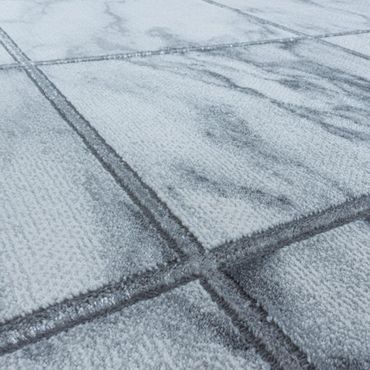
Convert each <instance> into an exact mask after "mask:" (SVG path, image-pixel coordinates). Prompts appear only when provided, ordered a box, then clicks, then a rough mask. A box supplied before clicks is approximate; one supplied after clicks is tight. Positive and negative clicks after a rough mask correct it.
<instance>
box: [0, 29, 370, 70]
mask: <svg viewBox="0 0 370 370" xmlns="http://www.w3.org/2000/svg"><path fill="white" fill-rule="evenodd" d="M366 33H370V29H367V30H352V31H343V32H333V33H325V34H320V35H305V36H292V37H283V38H275V39H267V40H266V39H265V40H257V41H241V42H233V43H223V44H210V45H208V44H206V45H200V46H189V47H178V48H164V49H157V50H140V51H135V52H129V53H116V54H104V55H92V56H81V57H71V58H60V59H49V60H39V61H31V63H32V64H33V65H35V66H49V65H59V64H73V63H86V62H99V61H109V60H124V59H132V58H135V57H139V58H145V57H151V56H158V55H171V54H186V53H190V52H197V51H198V52H207V51H216V50H223V49H231V48H240V47H247V46H253V45H268V44H279V43H289V42H296V41H300V40H315V39H324V38H328V37H340V36H349V35H360V34H366ZM330 45H333V46H337V45H335V44H332V43H330ZM339 47H340V48H342V49H346V51H347V52H352V53H354V54H355V55H357V56H360V57H365V58H367V56H366V55H364V54H361V53H358V52H355V51H353V50H350V49H347V48H344V47H341V46H339ZM7 69H23V66H22V65H21V64H18V63H9V64H0V70H7Z"/></svg>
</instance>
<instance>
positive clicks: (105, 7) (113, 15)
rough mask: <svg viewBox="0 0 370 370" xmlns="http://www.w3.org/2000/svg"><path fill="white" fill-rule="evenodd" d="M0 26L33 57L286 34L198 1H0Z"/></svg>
mask: <svg viewBox="0 0 370 370" xmlns="http://www.w3.org/2000/svg"><path fill="white" fill-rule="evenodd" d="M0 25H1V27H3V28H4V29H5V31H7V32H8V33H9V34H10V36H11V37H13V38H14V39H15V41H16V42H17V43H18V44H19V46H20V47H21V48H22V49H23V50H24V51H25V53H26V54H27V55H28V56H29V57H31V58H33V59H54V58H65V57H78V56H87V55H99V54H107V53H118V52H130V51H137V50H155V49H161V48H167V47H184V46H190V45H203V44H215V43H230V42H239V41H255V40H264V39H271V38H279V37H289V36H291V34H290V33H288V32H285V31H281V30H280V29H277V28H275V27H271V26H269V25H263V24H260V23H258V22H255V21H253V20H250V19H248V18H247V17H245V16H243V15H240V14H237V13H235V12H233V11H231V10H228V9H220V8H218V7H215V6H213V5H210V4H207V3H204V2H202V1H200V0H186V1H183V0H171V1H166V0H156V1H152V0H127V1H114V0H104V1H82V0H66V1H51V0H42V1H35V0H23V1H22V0H9V1H7V0H2V1H0Z"/></svg>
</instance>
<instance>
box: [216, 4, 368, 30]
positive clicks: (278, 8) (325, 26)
mask: <svg viewBox="0 0 370 370" xmlns="http://www.w3.org/2000/svg"><path fill="white" fill-rule="evenodd" d="M216 1H217V2H218V3H221V4H223V5H226V6H230V7H233V8H236V9H238V10H241V11H244V12H247V13H250V14H252V15H255V16H258V17H261V18H263V19H266V20H269V21H272V22H275V23H278V24H280V25H283V26H286V27H290V28H292V29H294V30H295V31H299V32H303V33H306V34H310V35H318V34H323V33H327V32H343V31H353V30H358V29H370V2H369V1H366V0H352V1H347V0H307V1H306V0H279V1H276V0H264V1H260V0H248V1H244V0H216Z"/></svg>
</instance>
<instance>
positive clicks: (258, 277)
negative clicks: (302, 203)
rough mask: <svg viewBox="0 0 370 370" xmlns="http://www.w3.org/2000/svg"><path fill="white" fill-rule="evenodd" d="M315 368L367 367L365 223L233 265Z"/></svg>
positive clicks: (369, 261) (369, 251)
mask: <svg viewBox="0 0 370 370" xmlns="http://www.w3.org/2000/svg"><path fill="white" fill-rule="evenodd" d="M233 274H234V276H235V279H236V280H238V281H239V282H240V283H241V285H242V286H243V287H244V289H245V291H246V292H248V294H250V295H252V296H253V297H254V298H256V299H257V300H258V302H260V303H261V304H262V306H264V307H265V309H267V311H268V312H269V315H270V318H271V319H272V320H274V321H275V322H276V323H277V324H278V325H279V326H280V327H281V328H282V329H283V330H284V332H285V333H287V334H288V335H289V336H290V337H291V338H292V339H293V341H294V342H295V343H296V344H297V345H298V346H299V347H300V348H302V349H303V350H304V351H305V352H307V353H308V355H309V358H311V360H312V361H313V362H314V364H315V365H316V366H317V368H318V369H368V368H369V367H370V358H369V353H370V314H369V309H368V308H369V306H370V224H369V223H368V222H363V221H359V222H355V223H352V224H349V225H346V226H343V227H340V228H338V229H335V230H331V231H329V232H326V233H324V234H321V235H318V236H316V237H314V238H311V239H308V240H306V241H304V242H301V243H296V244H293V245H290V246H288V247H286V248H283V249H281V250H280V251H279V252H277V253H275V254H274V255H271V256H268V257H266V258H264V259H262V260H258V261H254V262H253V263H252V264H250V265H240V266H239V267H237V268H234V269H233Z"/></svg>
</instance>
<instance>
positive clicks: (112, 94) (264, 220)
mask: <svg viewBox="0 0 370 370" xmlns="http://www.w3.org/2000/svg"><path fill="white" fill-rule="evenodd" d="M44 71H45V72H46V73H47V74H48V75H49V77H50V78H51V79H52V81H53V82H54V83H56V85H57V86H58V87H59V88H60V89H61V91H62V92H63V93H64V94H65V95H66V96H67V98H68V99H69V100H70V101H71V102H72V103H73V104H74V105H75V106H76V107H77V109H78V110H79V111H80V112H81V113H82V114H83V115H84V116H85V117H86V118H87V119H88V120H89V121H90V122H91V123H92V124H93V125H94V126H95V127H96V128H97V130H98V131H99V132H100V134H101V135H102V136H103V137H104V138H105V139H106V140H107V142H108V143H109V144H110V145H112V146H113V147H114V148H115V149H116V151H117V152H118V153H119V154H120V155H121V156H122V157H123V158H124V159H125V160H126V161H128V163H129V164H130V165H131V166H133V167H134V168H135V170H137V171H138V173H139V174H140V176H141V177H142V178H143V179H144V181H145V182H146V183H148V184H149V185H150V186H151V187H153V188H154V190H155V191H156V192H157V193H158V194H159V196H160V198H161V199H162V200H164V201H165V202H166V203H167V204H168V205H169V207H170V209H171V210H172V211H173V212H174V213H175V214H176V215H177V216H178V217H179V218H180V219H181V220H182V221H183V222H184V224H185V225H187V226H188V227H189V228H190V229H191V230H192V231H193V232H194V234H195V235H196V236H197V237H198V238H199V239H200V241H201V242H202V243H204V245H205V246H206V247H208V248H211V247H213V246H215V245H218V244H219V243H222V242H224V241H225V240H232V239H235V238H238V237H240V236H242V235H246V234H250V233H252V232H255V231H258V230H261V229H265V228H268V227H271V226H274V225H277V224H279V223H281V222H285V221H290V220H292V219H296V218H298V217H300V216H301V215H302V214H307V213H310V212H312V211H315V210H319V209H322V208H323V207H328V206H330V205H333V204H336V203H338V202H342V201H344V200H345V199H347V198H348V197H351V196H357V195H360V194H364V193H368V192H369V190H370V156H369V153H370V125H369V116H370V105H369V104H368V103H369V99H370V61H368V60H366V59H363V58H358V57H355V56H353V55H351V54H346V53H344V52H342V51H341V50H338V49H335V48H331V47H327V46H324V45H321V44H318V43H315V42H312V41H301V42H296V43H289V44H273V45H259V46H251V47H247V48H234V49H225V50H222V51H215V52H212V53H190V54H186V55H167V56H161V57H151V58H141V59H140V58H138V59H135V60H130V61H110V62H103V63H100V62H99V63H84V64H70V65H63V66H48V67H45V68H44Z"/></svg>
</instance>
